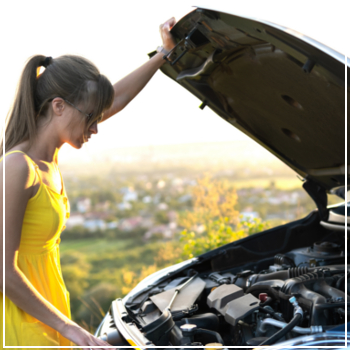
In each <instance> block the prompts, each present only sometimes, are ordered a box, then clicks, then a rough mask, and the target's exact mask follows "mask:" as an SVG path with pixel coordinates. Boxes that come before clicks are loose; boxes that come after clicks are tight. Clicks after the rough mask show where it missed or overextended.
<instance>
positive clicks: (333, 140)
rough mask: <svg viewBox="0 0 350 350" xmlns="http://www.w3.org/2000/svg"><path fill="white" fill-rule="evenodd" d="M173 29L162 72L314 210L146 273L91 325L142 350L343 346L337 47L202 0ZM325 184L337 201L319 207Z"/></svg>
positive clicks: (345, 274) (115, 341)
mask: <svg viewBox="0 0 350 350" xmlns="http://www.w3.org/2000/svg"><path fill="white" fill-rule="evenodd" d="M171 32H172V34H173V36H174V38H175V40H176V43H177V45H176V47H175V48H174V50H173V51H172V52H170V53H169V54H168V55H167V56H166V57H164V58H165V59H167V60H168V61H169V63H168V64H166V65H163V66H162V68H161V70H162V72H163V73H164V74H165V75H167V76H168V77H169V78H170V79H172V80H173V81H174V82H176V83H178V84H180V85H181V86H182V87H184V88H185V89H187V90H188V91H189V92H190V93H192V94H193V95H195V96H196V97H198V98H199V100H200V101H202V103H201V106H200V108H202V109H203V108H210V109H212V110H213V111H214V112H215V113H217V115H218V116H219V117H221V118H223V119H224V120H226V121H227V122H228V124H231V125H233V126H234V127H236V128H238V129H239V130H241V131H242V132H243V133H245V134H246V135H248V136H249V137H251V138H252V139H253V140H255V141H256V142H257V143H259V144H260V145H261V146H263V147H264V148H265V149H267V150H269V151H270V152H271V153H272V154H274V155H275V156H276V157H278V158H279V159H280V160H281V161H283V162H284V163H285V164H287V165H288V166H289V167H290V168H291V169H293V170H294V171H295V172H296V173H297V174H298V176H300V178H302V179H303V188H304V189H305V190H306V192H307V193H308V194H309V195H310V196H311V198H312V199H313V200H314V202H315V205H316V207H317V209H315V210H314V211H312V212H311V213H310V214H309V215H307V216H306V217H304V218H302V219H300V220H297V221H294V222H290V223H287V224H284V225H282V226H278V227H275V228H271V229H268V230H266V231H263V232H259V233H257V234H255V235H251V236H248V237H245V238H243V239H240V240H238V241H234V242H232V243H229V244H227V245H225V246H222V247H220V248H217V249H215V250H212V251H210V252H207V253H205V254H203V255H200V256H197V257H195V258H193V259H190V260H188V261H184V262H182V263H180V264H177V265H174V266H171V267H168V268H166V269H164V270H161V271H158V272H156V273H154V274H152V275H150V276H148V277H147V278H146V279H144V280H143V281H142V282H140V283H139V284H138V285H137V286H136V288H134V289H133V290H132V291H131V292H130V293H129V294H128V295H126V296H125V297H124V298H123V299H121V298H118V299H116V300H114V301H113V302H112V304H111V307H110V310H109V312H108V313H107V314H106V316H105V318H104V319H103V321H102V322H101V324H100V326H99V327H98V329H97V331H96V333H95V335H96V336H98V337H102V338H103V339H106V340H107V341H108V342H109V343H110V344H112V345H115V346H134V347H138V348H140V349H141V348H142V349H145V348H148V347H152V346H160V347H162V346H167V347H170V348H172V347H174V348H175V347H176V348H182V349H186V348H187V347H193V346H197V347H198V346H206V347H210V346H211V347H219V348H220V347H224V348H225V347H227V346H238V347H240V346H248V347H249V346H250V347H255V346H262V347H263V346H265V345H266V346H270V345H278V346H279V348H283V349H288V348H290V347H293V346H332V347H339V348H340V347H344V346H345V342H346V340H347V341H349V340H350V337H349V332H345V325H347V326H348V327H349V324H348V323H347V322H348V316H347V315H348V313H347V311H348V305H349V304H348V302H347V281H348V278H349V265H347V258H348V255H347V246H346V234H347V230H348V228H347V223H348V222H349V215H348V214H347V213H349V203H347V202H346V199H345V198H346V193H347V190H348V188H346V181H345V174H346V173H347V170H348V165H347V163H346V161H345V62H346V61H345V57H344V56H343V55H341V54H339V53H338V52H336V51H334V50H332V49H330V48H328V47H326V46H324V45H323V44H321V43H319V42H317V41H315V40H313V39H311V38H308V37H306V36H303V35H301V34H300V33H295V32H293V31H291V30H290V29H288V28H284V27H282V26H279V25H276V24H273V23H268V22H263V21H258V20H255V19H251V18H244V17H240V16H236V15H234V14H231V13H225V12H220V11H216V10H212V9H208V8H195V9H194V10H193V11H192V12H190V13H189V14H187V15H186V16H185V17H184V18H182V19H181V20H180V21H179V22H178V23H177V24H176V25H175V26H174V28H172V30H171ZM153 54H155V53H154V52H153V53H151V54H150V56H152V55H153ZM346 69H347V70H348V71H349V63H347V64H346ZM348 95H349V93H348ZM228 127H229V125H228ZM327 193H332V194H335V195H337V196H339V197H340V199H341V202H342V203H341V204H337V205H333V206H328V203H327Z"/></svg>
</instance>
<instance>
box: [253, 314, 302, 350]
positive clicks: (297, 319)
mask: <svg viewBox="0 0 350 350" xmlns="http://www.w3.org/2000/svg"><path fill="white" fill-rule="evenodd" d="M301 319H302V316H301V315H300V314H296V315H295V316H294V317H293V318H292V320H291V321H290V322H289V323H288V324H287V325H286V326H285V327H284V328H282V329H281V330H280V331H278V332H276V333H275V334H274V335H273V336H271V337H270V338H268V339H266V340H264V341H263V342H262V343H261V344H259V346H262V345H271V344H274V343H275V342H276V341H277V340H279V339H281V338H282V337H283V336H285V335H286V334H287V333H289V332H290V331H291V330H292V329H293V328H294V327H295V326H296V325H297V324H298V323H299V322H300V320H301Z"/></svg>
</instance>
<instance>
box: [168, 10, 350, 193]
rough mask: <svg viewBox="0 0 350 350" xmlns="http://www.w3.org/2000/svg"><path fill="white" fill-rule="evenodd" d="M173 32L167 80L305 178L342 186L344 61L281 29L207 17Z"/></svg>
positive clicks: (192, 16) (199, 15) (193, 17)
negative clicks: (185, 90) (196, 98)
mask: <svg viewBox="0 0 350 350" xmlns="http://www.w3.org/2000/svg"><path fill="white" fill-rule="evenodd" d="M171 32H172V34H173V35H174V37H175V39H176V41H177V43H178V45H177V47H176V49H175V53H176V56H175V58H174V59H173V63H174V61H175V63H174V64H166V65H163V66H162V68H161V70H162V71H163V73H165V74H166V75H167V76H169V77H170V78H171V79H173V80H175V81H176V82H177V83H179V84H180V85H182V86H183V87H184V88H185V89H187V90H189V91H190V92H191V93H192V94H194V95H195V96H197V97H198V98H199V99H200V100H201V101H202V102H203V104H202V107H203V106H208V107H210V108H211V109H212V110H213V111H214V112H216V113H217V114H218V115H219V116H220V117H222V118H223V119H225V120H226V121H227V122H229V123H230V124H232V125H233V126H235V127H236V128H238V129H239V130H241V131H242V132H244V133H245V134H247V135H248V136H250V137H251V138H252V139H254V140H255V141H257V142H258V143H259V144H261V145H262V146H263V147H264V148H266V149H267V150H269V151H270V152H271V153H273V154H274V155H276V156H277V157H278V158H280V159H281V160H282V161H283V162H284V163H286V164H287V165H289V166H290V167H291V168H292V169H294V170H295V171H296V172H297V173H299V174H300V175H301V176H302V177H304V178H307V179H309V180H312V181H314V182H316V183H317V184H319V185H321V186H322V187H323V188H324V189H326V190H330V189H332V188H335V187H338V186H344V184H345V175H344V174H345V164H346V162H345V58H344V60H343V62H342V61H341V57H342V56H341V55H340V54H338V53H336V52H334V51H333V53H334V55H332V54H329V53H330V52H332V50H331V49H329V48H326V49H327V50H322V45H321V44H319V43H316V42H314V43H315V45H312V40H311V39H309V40H308V41H307V40H305V37H304V39H303V38H302V37H296V36H294V35H292V34H290V33H288V32H287V31H286V30H281V27H278V26H274V25H272V24H266V23H261V22H258V21H255V20H251V19H247V18H242V17H238V16H234V15H230V14H226V13H221V12H216V11H212V10H207V9H196V10H194V11H193V12H191V13H189V14H188V15H187V16H186V17H184V18H182V19H181V20H180V21H179V22H178V23H177V24H176V25H175V27H174V28H173V29H172V31H171ZM310 42H311V43H310ZM316 44H318V45H316ZM320 47H321V49H320ZM180 56H181V57H180ZM347 69H349V67H347Z"/></svg>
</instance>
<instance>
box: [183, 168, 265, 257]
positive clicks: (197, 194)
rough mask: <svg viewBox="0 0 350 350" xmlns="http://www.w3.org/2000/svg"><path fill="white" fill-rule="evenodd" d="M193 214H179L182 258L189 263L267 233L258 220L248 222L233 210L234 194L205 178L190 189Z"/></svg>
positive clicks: (221, 185) (235, 198) (218, 183)
mask: <svg viewBox="0 0 350 350" xmlns="http://www.w3.org/2000/svg"><path fill="white" fill-rule="evenodd" d="M192 196H193V210H192V211H188V212H185V213H183V214H182V217H181V223H182V226H183V227H184V228H185V229H184V230H183V231H182V232H181V239H180V240H181V242H182V243H183V252H182V254H181V256H182V258H184V259H189V258H193V257H194V256H198V255H200V254H203V253H206V252H208V251H210V250H213V249H215V248H218V247H220V246H223V245H225V244H228V243H230V242H233V241H235V240H238V239H241V238H244V237H246V236H248V235H251V234H253V233H256V232H259V231H262V230H263V229H266V228H267V227H268V225H267V224H266V223H262V222H261V220H260V219H254V220H247V219H245V220H244V219H243V218H242V217H241V220H239V213H238V211H237V210H236V209H235V205H236V203H237V194H236V190H235V189H234V188H233V187H232V186H230V185H229V183H228V182H226V181H222V180H220V181H219V180H215V179H214V180H213V179H212V178H211V177H210V176H208V175H206V176H205V177H203V178H202V179H199V180H198V182H197V186H195V187H194V188H193V191H192Z"/></svg>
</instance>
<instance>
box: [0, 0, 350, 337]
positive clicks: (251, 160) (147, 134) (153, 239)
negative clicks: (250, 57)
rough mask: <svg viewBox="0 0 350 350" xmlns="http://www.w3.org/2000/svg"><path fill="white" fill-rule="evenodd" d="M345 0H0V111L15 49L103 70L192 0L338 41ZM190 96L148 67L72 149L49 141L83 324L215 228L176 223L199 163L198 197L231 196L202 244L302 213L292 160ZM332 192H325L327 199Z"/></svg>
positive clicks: (13, 80) (191, 194)
mask: <svg viewBox="0 0 350 350" xmlns="http://www.w3.org/2000/svg"><path fill="white" fill-rule="evenodd" d="M346 2H347V1H346V0H343V1H339V0H338V1H337V0H334V1H331V2H330V1H328V2H324V1H319V0H317V1H316V0H307V1H305V0H304V1H300V0H297V1H281V0H274V1H273V0H265V1H261V0H259V1H257V0H250V1H233V0H230V1H227V0H226V1H217V0H216V1H195V2H194V1H192V0H191V1H164V0H162V1H158V0H157V1H154V0H153V1H140V0H137V1H128V2H127V1H125V2H121V1H115V0H114V1H112V0H110V1H106V0H100V1H80V0H71V1H65V0H63V1H38V0H35V1H12V2H10V1H2V2H1V3H0V16H1V17H0V33H1V44H2V47H1V52H2V55H1V58H0V60H1V68H2V69H1V87H0V89H1V102H2V103H1V105H0V122H1V124H2V123H3V121H4V118H5V116H6V114H7V111H8V109H9V107H10V104H11V102H12V99H13V96H14V92H15V88H16V84H17V82H18V79H19V76H20V73H21V70H22V68H23V66H24V63H25V61H26V60H27V59H28V58H29V57H30V56H32V55H34V54H43V55H47V56H52V57H53V58H55V57H57V56H60V55H62V54H67V53H68V54H77V55H82V56H85V57H87V58H88V59H90V60H91V61H93V62H94V63H95V64H96V65H97V66H98V67H99V68H100V70H101V73H102V74H105V75H106V76H108V77H109V78H110V80H111V81H112V83H114V82H116V81H118V80H119V79H121V78H123V77H124V76H125V75H127V74H128V73H130V72H131V71H133V70H134V69H136V68H137V67H138V66H140V65H142V64H143V63H144V62H146V61H147V60H148V56H147V53H149V52H151V51H153V50H155V49H156V47H157V46H158V45H161V39H160V35H159V31H158V28H159V25H160V24H161V23H163V22H164V21H166V20H167V19H169V18H170V17H172V16H174V17H175V18H176V19H177V20H178V19H180V18H181V17H182V16H184V15H185V14H186V13H187V12H189V11H190V10H192V7H191V6H192V5H198V6H200V5H201V6H203V7H209V8H211V7H212V8H214V9H220V8H221V9H224V10H227V11H228V12H234V13H235V14H238V15H243V16H247V17H253V18H257V19H259V18H260V19H262V20H265V21H270V22H275V23H277V24H280V25H282V26H285V27H288V28H290V29H294V30H296V31H298V32H301V33H304V34H305V35H307V36H309V37H311V38H313V39H315V40H317V41H319V42H321V43H323V44H326V45H328V46H329V47H331V48H333V49H335V50H337V51H339V52H341V53H343V54H346V53H349V52H350V49H349V33H348V32H347V31H348V11H347V9H346V8H345V4H346ZM325 4H326V5H325ZM199 105H200V101H199V100H198V99H197V98H196V97H194V96H192V95H191V94H190V93H188V92H187V91H186V90H184V89H183V88H182V87H180V86H179V85H178V84H176V83H174V82H173V81H171V80H170V79H168V78H167V77H166V76H164V75H163V74H162V73H161V72H157V73H156V74H155V76H154V77H153V79H152V80H151V81H150V82H149V83H148V85H147V86H146V87H145V89H144V90H143V91H142V92H141V93H140V94H139V95H138V96H137V97H136V98H135V100H134V101H133V102H132V103H131V104H129V105H128V106H127V107H126V108H125V109H124V110H123V111H122V112H120V113H119V114H117V115H116V116H115V117H112V118H111V119H109V120H108V121H107V122H105V123H102V124H101V125H100V126H99V133H98V135H93V137H92V139H91V140H90V141H89V143H87V144H86V145H84V147H83V148H82V149H81V150H75V149H73V148H72V147H70V146H63V148H62V151H61V152H60V158H59V164H60V168H61V171H62V173H63V177H64V181H65V186H66V189H67V193H68V195H69V200H70V206H71V213H70V214H71V216H70V218H69V219H68V221H67V223H66V225H67V228H66V230H64V231H63V232H62V242H61V245H60V250H61V258H62V270H63V275H64V279H65V281H66V285H67V288H68V290H69V291H70V296H71V308H72V317H73V319H74V320H75V321H77V322H79V324H82V325H83V326H84V327H85V328H86V329H88V330H90V331H92V332H93V331H94V329H95V328H96V327H97V326H98V324H99V322H100V321H101V319H102V317H103V314H104V311H106V310H107V309H108V307H109V305H110V303H111V301H112V300H113V299H115V298H116V297H121V296H123V295H125V294H126V293H127V292H128V291H129V290H131V289H132V288H133V287H134V286H135V285H136V283H137V282H138V281H140V280H142V279H143V278H144V277H145V276H147V275H148V274H150V273H152V272H154V271H156V270H158V269H161V268H163V267H165V266H168V265H172V264H174V263H175V262H177V261H179V260H183V259H188V258H189V257H191V254H192V253H193V254H194V255H196V254H201V253H203V251H188V250H189V249H188V248H186V242H187V241H186V239H187V238H186V235H185V236H184V235H183V234H182V233H183V232H184V229H187V230H188V232H190V231H192V230H193V232H195V233H196V239H198V240H199V241H198V242H199V246H200V247H204V245H203V244H201V243H200V242H201V239H206V237H207V236H206V235H207V234H208V233H209V234H211V235H213V232H206V227H209V226H210V225H208V223H205V222H204V223H198V224H197V225H195V226H189V227H186V225H185V224H184V222H185V221H184V218H185V219H186V217H188V216H189V215H191V214H192V213H193V212H195V210H196V207H195V205H196V204H195V203H196V195H195V192H196V189H197V191H198V185H199V184H200V181H203V180H201V179H203V175H204V174H206V173H208V172H210V174H209V176H210V178H209V179H210V180H207V181H209V183H210V184H211V188H213V189H214V190H213V191H212V193H209V194H208V195H206V200H209V201H210V199H211V198H212V197H213V198H214V197H215V198H216V197H217V198H220V201H222V200H224V201H229V203H230V205H228V206H226V207H227V208H229V209H230V212H228V213H224V215H223V216H222V217H220V218H217V217H215V218H211V219H210V220H222V221H221V222H222V223H223V225H224V226H225V225H226V226H225V227H226V228H225V229H227V230H228V231H230V232H231V231H232V230H231V229H233V231H234V235H232V236H230V235H227V240H226V241H225V239H223V238H222V237H220V233H217V234H216V239H211V243H212V244H214V243H215V242H216V243H215V244H217V245H222V244H225V243H227V242H228V241H232V240H234V239H237V238H240V237H242V235H243V236H245V235H249V234H254V233H255V232H260V231H262V230H264V229H266V228H268V227H272V226H275V225H278V224H283V223H285V222H288V221H291V220H295V219H299V218H302V217H304V216H305V215H307V214H308V213H309V212H310V211H311V210H313V209H314V208H315V204H314V203H313V201H312V200H311V198H310V197H309V196H308V195H307V194H306V192H305V191H304V190H303V189H302V188H301V185H302V181H301V180H300V179H298V178H297V177H296V176H295V173H294V172H293V171H291V170H290V169H289V168H288V167H287V166H285V165H284V164H283V163H282V162H280V161H279V160H278V159H277V158H275V157H274V156H272V155H270V154H269V153H268V152H267V151H265V150H264V149H263V148H262V147H260V146H259V145H257V144H256V143H255V142H254V141H252V140H250V139H248V138H247V137H246V136H245V135H244V134H242V133H241V132H239V131H238V130H236V129H234V127H233V126H231V125H229V124H228V123H226V122H225V121H223V120H222V119H221V118H219V117H218V116H217V115H215V114H214V113H213V112H212V111H211V110H210V109H209V108H205V109H204V110H200V109H199V108H198V107H199ZM220 191H221V192H220ZM217 194H219V196H216V195H217ZM336 201H339V199H335V198H332V197H331V196H330V198H329V203H335V202H336ZM204 202H205V201H204ZM220 203H221V202H220ZM220 203H219V204H220ZM220 205H221V204H220ZM197 209H198V208H197ZM206 209H209V210H210V211H211V208H206ZM225 217H230V219H232V220H233V219H235V224H232V225H231V224H230V225H228V224H227V222H226V221H225V220H224V219H225ZM220 227H221V226H220ZM220 230H221V229H220ZM214 234H215V232H214ZM181 237H182V238H181ZM191 237H192V236H191ZM210 237H211V236H210ZM193 240H194V239H193V238H191V241H193ZM213 248H215V246H210V247H209V248H208V249H213Z"/></svg>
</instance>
